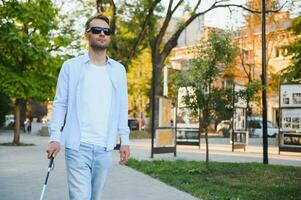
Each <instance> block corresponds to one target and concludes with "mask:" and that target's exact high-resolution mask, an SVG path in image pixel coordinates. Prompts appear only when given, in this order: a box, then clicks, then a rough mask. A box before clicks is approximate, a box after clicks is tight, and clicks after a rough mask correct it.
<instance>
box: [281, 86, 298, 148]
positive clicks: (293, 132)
mask: <svg viewBox="0 0 301 200" xmlns="http://www.w3.org/2000/svg"><path fill="white" fill-rule="evenodd" d="M279 104H280V105H279V110H280V120H279V123H280V127H281V128H280V131H279V132H280V135H279V152H280V151H294V152H295V151H301V84H281V85H280V94H279Z"/></svg>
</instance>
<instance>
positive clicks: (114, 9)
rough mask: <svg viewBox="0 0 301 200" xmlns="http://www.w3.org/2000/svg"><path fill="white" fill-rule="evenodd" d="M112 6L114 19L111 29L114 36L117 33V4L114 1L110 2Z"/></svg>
mask: <svg viewBox="0 0 301 200" xmlns="http://www.w3.org/2000/svg"><path fill="white" fill-rule="evenodd" d="M110 3H111V6H112V19H111V23H110V28H111V30H112V34H113V35H114V34H115V32H116V4H115V2H114V0H110Z"/></svg>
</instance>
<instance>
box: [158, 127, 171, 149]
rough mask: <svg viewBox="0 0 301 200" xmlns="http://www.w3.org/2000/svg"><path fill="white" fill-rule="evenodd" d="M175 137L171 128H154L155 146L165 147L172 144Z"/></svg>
mask: <svg viewBox="0 0 301 200" xmlns="http://www.w3.org/2000/svg"><path fill="white" fill-rule="evenodd" d="M174 145H175V137H174V131H173V130H172V129H157V130H156V146H157V147H166V146H174Z"/></svg>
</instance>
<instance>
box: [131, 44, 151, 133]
mask: <svg viewBox="0 0 301 200" xmlns="http://www.w3.org/2000/svg"><path fill="white" fill-rule="evenodd" d="M150 57H151V56H150V51H149V49H145V50H143V51H142V53H141V54H140V55H139V56H138V57H137V58H134V59H133V61H132V62H131V65H130V67H129V70H128V73H127V77H128V92H129V103H130V106H129V114H130V115H131V116H133V117H135V118H139V119H140V120H139V130H141V127H142V123H141V122H142V121H143V120H144V119H145V117H146V116H148V115H149V112H148V111H149V96H150V84H149V83H150V80H151V70H152V69H151V62H150V60H151V58H150Z"/></svg>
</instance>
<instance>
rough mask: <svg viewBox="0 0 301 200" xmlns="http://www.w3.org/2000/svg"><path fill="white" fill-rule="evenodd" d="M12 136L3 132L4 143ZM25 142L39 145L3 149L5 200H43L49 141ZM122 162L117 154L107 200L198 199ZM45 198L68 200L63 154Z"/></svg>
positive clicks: (0, 195)
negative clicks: (120, 162)
mask: <svg viewBox="0 0 301 200" xmlns="http://www.w3.org/2000/svg"><path fill="white" fill-rule="evenodd" d="M12 136H13V134H12V132H10V133H3V132H0V143H4V142H11V141H12ZM21 142H23V143H34V144H35V146H27V147H11V146H0V199H1V200H21V199H22V200H36V199H39V198H40V193H41V190H42V186H43V183H44V179H45V176H46V172H47V165H48V160H47V159H46V152H45V150H46V147H47V144H48V138H47V137H40V136H33V135H28V134H21ZM133 148H134V147H133ZM134 152H136V150H135V151H134V150H133V153H134ZM145 156H146V155H145ZM118 159H119V154H118V152H117V151H114V154H113V167H112V170H111V172H110V174H109V177H108V181H107V184H106V187H105V191H104V198H103V199H104V200H121V199H122V200H141V199H143V200H169V199H173V200H196V198H194V197H192V196H191V195H189V194H187V193H184V192H181V191H179V190H177V189H175V188H173V187H170V186H168V185H166V184H164V183H162V182H160V181H158V180H156V179H153V178H151V177H149V176H146V175H144V174H142V173H140V172H137V171H135V170H133V169H131V168H129V167H121V166H119V165H118ZM44 199H45V200H66V199H68V193H67V183H66V173H65V164H64V156H63V152H61V154H60V155H59V156H58V157H57V158H56V159H55V169H54V171H52V172H51V174H50V177H49V181H48V187H47V190H46V193H45V198H44Z"/></svg>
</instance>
